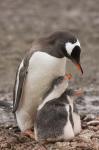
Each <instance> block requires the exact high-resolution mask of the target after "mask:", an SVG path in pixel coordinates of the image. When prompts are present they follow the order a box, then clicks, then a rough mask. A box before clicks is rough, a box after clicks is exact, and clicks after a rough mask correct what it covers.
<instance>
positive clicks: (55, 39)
mask: <svg viewBox="0 0 99 150" xmlns="http://www.w3.org/2000/svg"><path fill="white" fill-rule="evenodd" d="M50 44H52V45H54V46H53V49H55V51H53V55H56V57H60V58H61V57H64V56H65V57H67V58H68V59H70V60H71V61H72V62H73V63H74V64H75V65H76V66H77V68H78V69H79V70H80V71H81V72H82V74H83V70H82V67H81V65H80V53H81V47H80V42H79V40H78V39H77V38H76V37H75V36H74V35H72V34H71V33H67V32H56V33H54V34H52V35H51V36H50ZM55 52H56V53H55Z"/></svg>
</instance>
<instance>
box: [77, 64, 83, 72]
mask: <svg viewBox="0 0 99 150" xmlns="http://www.w3.org/2000/svg"><path fill="white" fill-rule="evenodd" d="M75 65H76V67H77V68H78V70H80V71H81V73H82V74H83V69H82V67H81V65H80V64H75Z"/></svg>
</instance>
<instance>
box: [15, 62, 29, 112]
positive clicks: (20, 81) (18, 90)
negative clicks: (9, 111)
mask: <svg viewBox="0 0 99 150" xmlns="http://www.w3.org/2000/svg"><path fill="white" fill-rule="evenodd" d="M27 68H28V67H27V66H26V65H25V63H24V60H23V61H22V62H21V64H20V65H19V68H18V71H17V74H16V80H15V86H14V91H13V112H15V111H16V110H17V107H18V104H19V102H20V99H21V95H22V89H23V86H24V81H25V79H26V75H27Z"/></svg>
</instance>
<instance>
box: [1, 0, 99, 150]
mask: <svg viewBox="0 0 99 150" xmlns="http://www.w3.org/2000/svg"><path fill="white" fill-rule="evenodd" d="M57 30H66V31H67V30H70V31H71V32H73V33H74V34H76V35H77V36H78V38H79V40H80V42H81V47H82V55H81V63H82V66H83V69H84V75H83V76H81V75H80V74H79V73H78V71H77V70H76V68H75V67H74V66H73V64H71V63H69V62H68V64H67V66H68V68H69V69H68V72H71V73H73V77H74V80H73V81H72V82H71V83H70V86H73V87H74V88H79V87H81V88H82V89H83V90H84V91H85V92H86V94H84V95H83V96H82V97H80V98H79V99H77V106H78V108H79V113H80V114H81V115H82V113H85V114H90V113H92V114H94V115H95V116H98V115H99V1H98V0H86V1H84V0H61V1H60V0H43V1H41V0H28V1H27V0H17V1H16V0H0V100H5V101H8V102H9V103H11V104H12V91H13V84H14V79H15V73H16V69H17V66H18V64H19V63H20V61H21V59H22V58H23V57H24V55H25V53H26V51H28V50H29V49H30V48H31V45H32V42H33V39H34V38H36V37H38V36H42V35H46V34H49V33H52V32H54V31H57ZM13 123H14V118H13V115H12V113H11V111H10V110H9V109H8V111H7V112H6V111H5V110H3V109H2V108H0V146H1V147H0V148H1V149H4V150H5V149H17V150H18V149H19V150H20V149H22V150H23V149H26V148H27V149H30V150H31V149H34V147H35V146H37V144H35V142H33V141H32V140H30V139H29V138H25V137H21V136H19V134H18V133H17V135H16V133H14V131H13V129H11V130H10V129H9V128H6V125H8V124H10V125H11V124H13ZM92 128H94V129H92ZM95 128H97V130H98V131H99V127H98V126H97V127H96V126H95V127H94V126H93V127H91V128H90V129H89V127H86V129H84V132H85V136H88V134H87V133H86V132H87V131H88V133H89V134H91V133H92V132H93V131H94V133H93V134H94V135H97V134H98V135H99V132H98V131H97V130H96V129H95ZM86 130H87V131H86ZM85 139H86V140H85V141H84V143H85V144H84V145H85V146H86V147H82V148H81V147H79V142H78V140H79V139H76V141H77V142H76V143H75V139H74V141H72V142H73V144H74V145H73V148H72V143H68V142H67V143H65V142H63V143H56V144H54V145H49V148H50V149H52V147H53V149H58V147H59V149H66V147H68V146H69V148H67V150H68V149H70V150H71V149H84V150H86V149H88V150H90V149H92V147H93V149H95V150H96V149H97V143H99V141H98V140H99V136H97V137H94V138H92V137H91V136H90V138H89V139H88V138H85ZM93 139H94V140H93ZM82 140H83V139H82ZM87 140H88V141H87ZM86 141H87V142H88V143H89V144H86ZM95 141H96V145H94V144H95ZM97 141H98V142H97ZM7 143H8V144H7ZM80 143H81V142H80ZM93 143H94V144H93ZM77 144H78V147H76V146H77ZM92 145H94V146H92ZM80 146H81V145H80ZM89 146H90V147H89ZM95 146H96V147H95ZM97 150H98V149H97Z"/></svg>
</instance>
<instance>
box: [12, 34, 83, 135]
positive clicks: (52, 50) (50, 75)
mask: <svg viewBox="0 0 99 150" xmlns="http://www.w3.org/2000/svg"><path fill="white" fill-rule="evenodd" d="M80 52H81V47H80V42H79V40H78V39H77V38H76V37H75V36H74V35H72V34H70V33H67V32H56V33H54V34H52V35H50V36H47V37H44V38H40V39H38V40H35V41H34V44H33V47H32V48H31V50H30V51H29V52H28V53H27V55H26V56H25V58H24V59H23V60H22V62H21V64H20V65H19V68H18V71H17V75H16V81H15V86H14V93H13V96H14V97H13V112H14V113H15V116H16V120H17V124H18V126H19V128H20V130H21V131H22V132H26V131H28V130H29V129H31V128H32V127H33V123H34V118H35V113H36V110H37V107H38V105H39V104H40V103H41V102H42V101H43V95H44V93H46V91H47V90H48V89H49V86H50V83H51V82H52V81H53V79H55V78H56V77H58V76H64V75H65V68H66V58H68V59H70V60H71V61H72V62H73V63H74V64H75V65H76V66H77V67H78V68H79V69H80V70H81V72H82V73H83V70H82V68H81V65H80ZM33 116H34V117H33Z"/></svg>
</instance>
